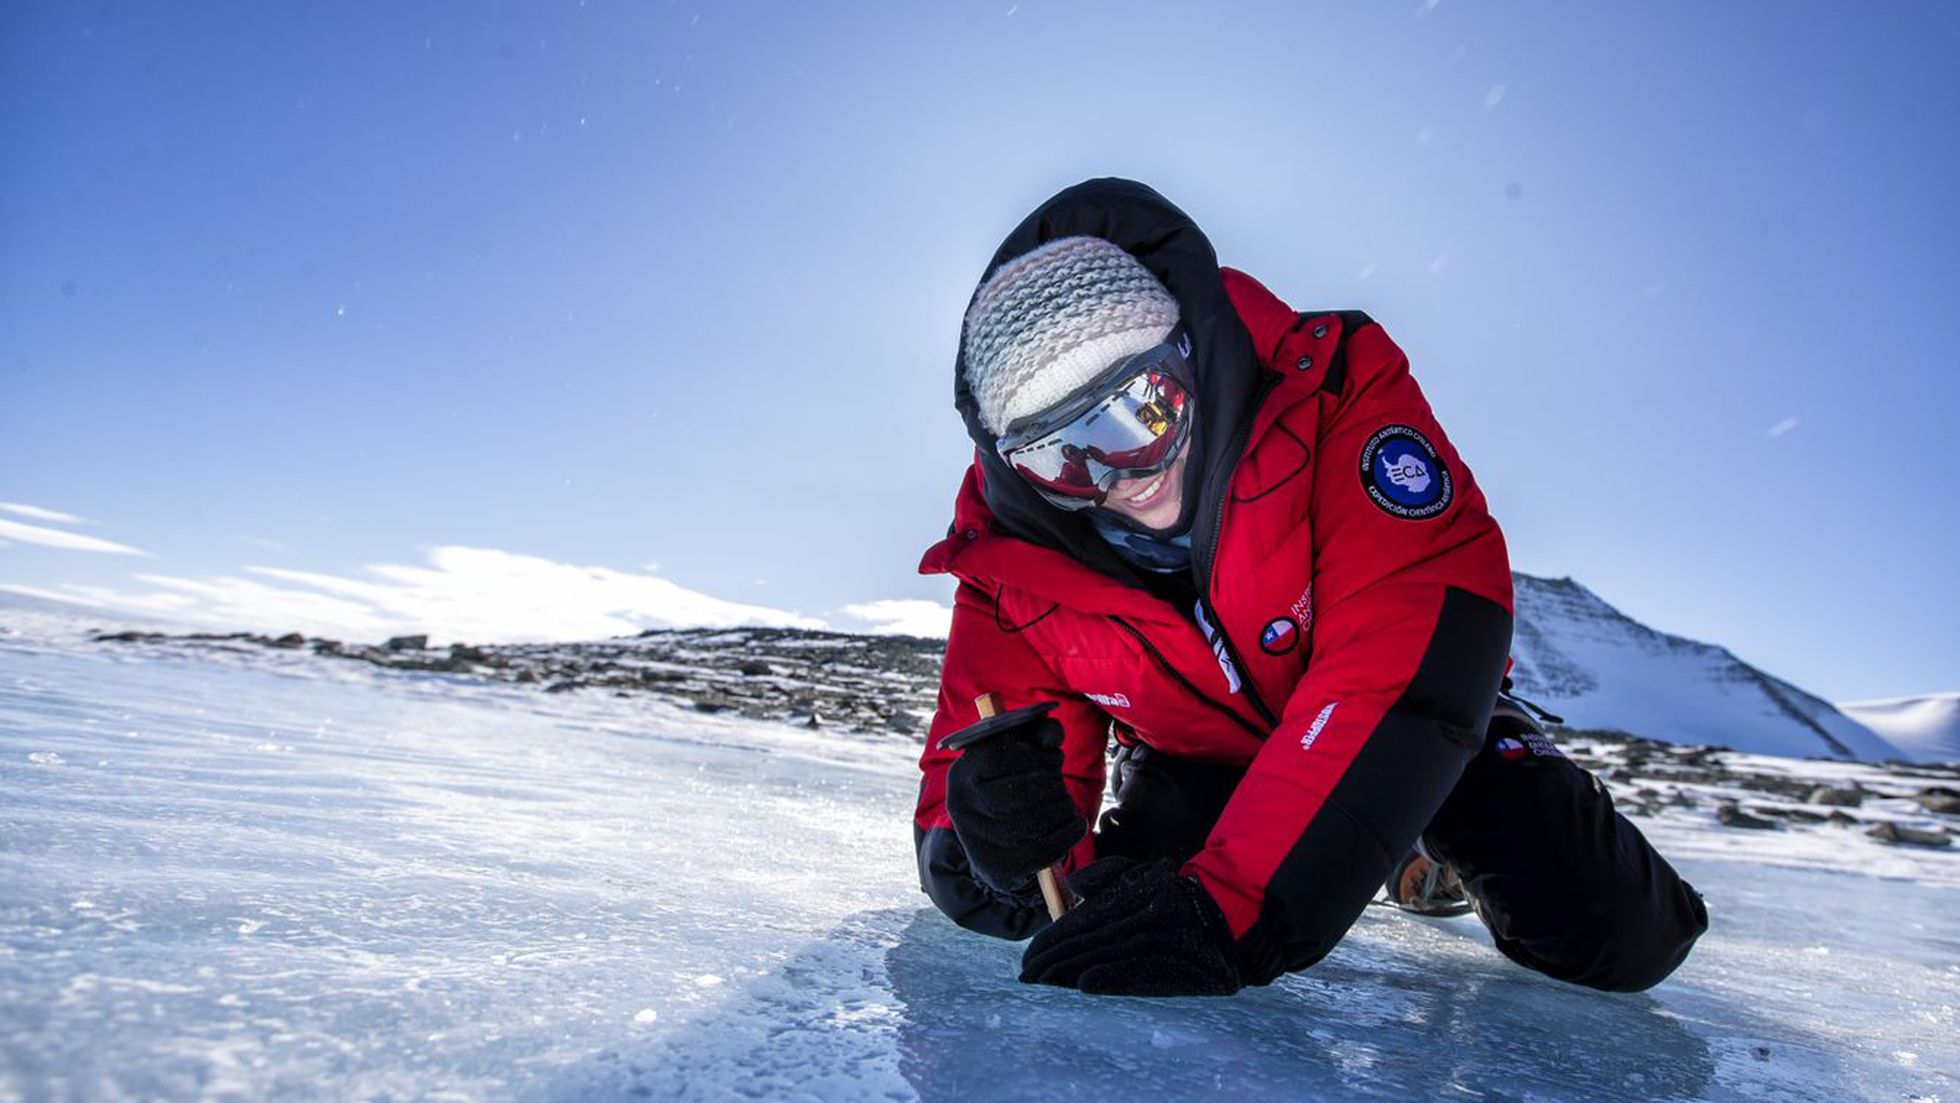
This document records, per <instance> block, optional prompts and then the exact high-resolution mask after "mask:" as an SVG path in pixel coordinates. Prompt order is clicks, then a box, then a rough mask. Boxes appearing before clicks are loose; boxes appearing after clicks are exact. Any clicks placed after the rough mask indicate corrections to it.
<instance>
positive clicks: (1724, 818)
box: [1715, 801, 1780, 831]
mask: <svg viewBox="0 0 1960 1103" xmlns="http://www.w3.org/2000/svg"><path fill="white" fill-rule="evenodd" d="M1715 819H1716V821H1717V822H1718V823H1720V824H1721V825H1722V826H1724V827H1746V828H1749V829H1751V830H1754V831H1775V830H1777V829H1778V828H1779V826H1780V825H1779V824H1777V823H1776V821H1774V820H1766V819H1763V818H1762V817H1761V816H1752V815H1750V814H1749V813H1747V812H1744V811H1743V810H1742V809H1740V808H1738V807H1736V805H1735V803H1734V802H1733V801H1730V802H1727V803H1724V804H1723V805H1722V806H1721V807H1719V808H1717V809H1715Z"/></svg>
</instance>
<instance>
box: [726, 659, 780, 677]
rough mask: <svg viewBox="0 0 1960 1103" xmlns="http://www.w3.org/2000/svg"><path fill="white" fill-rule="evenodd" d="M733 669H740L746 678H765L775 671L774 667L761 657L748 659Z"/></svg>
mask: <svg viewBox="0 0 1960 1103" xmlns="http://www.w3.org/2000/svg"><path fill="white" fill-rule="evenodd" d="M735 669H737V670H739V671H741V672H742V675H743V676H744V677H747V678H766V677H768V676H769V675H771V674H774V673H775V672H776V668H775V667H773V666H770V665H769V664H768V663H765V662H763V661H762V660H761V659H750V660H748V661H747V662H745V663H742V664H741V665H740V666H738V667H736V668H735Z"/></svg>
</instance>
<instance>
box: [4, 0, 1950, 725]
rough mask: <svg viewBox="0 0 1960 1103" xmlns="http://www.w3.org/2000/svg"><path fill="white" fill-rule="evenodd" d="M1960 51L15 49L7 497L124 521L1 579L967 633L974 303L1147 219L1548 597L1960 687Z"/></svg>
mask: <svg viewBox="0 0 1960 1103" xmlns="http://www.w3.org/2000/svg"><path fill="white" fill-rule="evenodd" d="M1956 47H1960V10H1956V9H1954V8H1952V7H1950V6H1946V5H1933V4H1906V3H1899V4H1890V3H1881V4H1874V5H1860V6H1856V7H1852V6H1847V5H1839V4H1826V3H1815V4H1806V3H1798V4H1776V5H1772V4H1767V3H1735V4H1719V5H1708V4H1688V3H1680V4H1662V5H1641V6H1636V5H1601V4H1586V5H1570V4H1554V3H1544V4H1474V3H1463V2H1459V0H1445V2H1443V3H1440V4H1435V5H1430V4H1428V3H1425V2H1424V0H1411V2H1409V3H1386V4H1361V3H1354V4H1329V5H1313V6H1309V5H1303V4H1270V5H1260V4H1219V5H1204V6H1200V5H1151V4H1122V5H1090V4H1069V5H1060V4H1050V3H1041V2H1029V3H1021V4H1012V3H990V4H986V5H913V4H891V5H852V6H842V5H839V6H832V5H807V6H792V5H787V4H784V5H773V4H772V5H759V4H758V5H717V4H708V3H693V2H690V3H659V4H621V3H610V2H600V0H591V2H587V3H562V4H526V5H497V6H492V5H475V4H424V5H297V4H292V5H268V4H257V3H237V4H177V3H129V2H121V3H109V4H102V5H89V6H81V5H72V4H63V3H25V4H10V5H7V6H6V7H5V8H4V9H0V148H3V149H4V150H5V156H6V165H7V167H6V169H5V170H4V171H0V502H9V503H15V504H24V505H29V506H33V507H37V508H38V509H40V510H43V511H54V512H55V513H58V514H63V515H70V516H72V517H75V518H80V519H83V520H75V521H58V520H53V519H51V518H49V517H48V516H45V515H44V516H41V517H39V518H38V519H37V517H35V516H34V515H32V514H30V513H21V512H18V511H16V512H12V513H7V514H5V516H6V517H7V518H9V519H10V520H9V521H8V522H7V523H8V524H10V525H12V526H14V527H13V528H12V529H11V530H9V529H7V528H6V527H4V526H0V541H5V542H6V543H5V546H0V583H5V584H10V585H12V586H14V587H16V588H17V589H23V590H28V591H35V592H51V593H61V594H66V595H69V596H75V597H87V598H88V599H89V600H92V601H96V602H98V603H100V604H103V605H104V607H105V608H108V609H132V610H140V609H145V608H148V609H152V610H155V611H164V612H175V613H180V614H190V613H195V612H198V611H199V610H202V611H203V612H204V613H205V614H209V615H213V616H219V617H224V616H234V617H236V616H243V615H244V613H245V612H246V611H251V610H257V611H258V612H259V613H260V614H261V615H265V616H274V615H286V614H288V613H289V612H291V613H292V614H293V615H295V616H297V615H298V613H300V612H304V611H305V609H306V604H305V600H300V599H296V598H294V597H293V595H294V594H295V593H300V592H304V593H305V594H309V595H314V596H317V595H318V593H319V592H320V591H322V590H325V591H327V592H329V593H333V592H338V593H339V595H340V596H341V597H342V598H345V599H348V600H356V601H358V600H364V599H366V598H372V597H373V592H372V590H368V591H363V590H361V589H360V587H362V586H369V587H372V586H374V585H377V584H385V585H386V586H388V587H392V588H393V591H394V592H397V593H398V592H399V591H401V590H403V589H404V588H406V589H413V588H415V587H418V586H422V587H427V586H430V585H436V586H438V588H440V586H442V585H448V586H449V589H448V590H447V591H445V593H444V596H443V597H442V598H441V601H440V602H438V603H437V604H436V605H435V606H427V605H417V604H416V602H415V601H406V602H397V603H396V605H395V606H394V608H396V610H397V611H398V612H399V611H400V610H402V609H408V610H411V611H412V610H414V609H422V608H447V609H451V610H455V609H459V608H463V607H469V608H473V609H476V610H477V613H478V620H477V621H472V622H470V625H471V627H473V628H481V626H482V624H483V623H484V622H483V618H484V617H488V616H490V615H491V613H493V612H494V613H497V614H498V615H503V614H504V613H505V612H511V615H516V613H517V612H522V613H523V614H524V615H525V616H530V617H534V618H535V617H545V618H546V621H547V623H546V626H545V627H544V628H540V629H539V630H541V631H542V630H551V631H558V630H564V631H571V630H579V629H589V628H590V627H592V626H593V625H595V624H596V625H598V626H599V627H605V626H606V625H607V623H608V622H606V621H605V619H604V618H603V617H601V618H600V619H598V620H596V621H595V620H589V619H581V618H579V617H572V618H570V619H568V620H564V621H562V622H560V621H551V620H550V619H549V617H550V614H551V613H552V611H553V610H561V611H562V609H563V608H564V607H565V606H566V604H567V603H571V604H578V603H579V602H587V603H589V604H590V605H591V607H592V608H594V609H596V608H598V607H599V606H604V605H606V600H605V599H599V598H594V597H592V596H591V594H592V592H594V591H597V590H604V589H605V588H606V587H608V586H620V585H624V586H628V587H630V588H636V589H635V591H634V592H636V593H642V594H646V593H649V592H650V591H649V588H652V589H655V590H657V589H659V588H660V587H661V586H665V587H670V588H672V589H673V590H675V591H692V592H698V593H701V594H707V595H713V596H714V598H716V599H720V600H722V601H726V602H735V603H743V604H753V605H759V606H767V607H771V608H776V609H784V610H794V611H796V612H798V613H801V614H803V615H806V616H809V617H814V618H821V619H825V620H828V621H830V622H832V623H839V624H848V623H850V622H851V621H850V618H849V617H848V615H846V614H843V613H842V612H841V611H842V610H844V609H845V608H846V607H848V606H852V605H855V604H861V603H867V602H874V601H879V600H883V599H924V600H935V601H942V600H944V599H945V598H946V596H947V591H946V589H945V586H944V584H943V582H941V581H938V580H931V579H921V578H918V577H917V576H916V575H915V574H914V573H913V571H914V567H915V565H916V563H917V559H918V555H919V552H920V551H921V550H922V549H923V547H924V546H925V545H927V544H928V543H930V542H931V541H932V540H933V539H934V538H935V537H936V536H937V535H938V534H939V533H941V532H942V531H943V529H944V526H945V523H946V521H947V519H948V517H949V511H950V505H951V499H952V495H953V491H954V489H955V485H956V483H957V480H958V477H959V474H960V470H961V468H962V466H963V465H964V463H965V461H966V458H967V455H968V453H969V446H968V445H967V443H966V441H965V438H964V436H963V434H962V432H961V429H960V424H959V421H958V419H957V417H956V416H955V415H954V413H953V412H952V409H951V407H950V396H951V379H950V372H951V360H952V354H953V351H954V345H955V342H956V341H957V336H958V329H959V317H960V312H961V310H962V309H963V307H964V305H965V302H966V297H967V295H968V293H969V292H970V291H971V288H972V282H973V280H974V279H975V278H976V277H977V276H978V275H979V273H980V270H981V269H982V267H983V266H984V264H985V262H986V260H987V259H988V256H989V255H990V254H991V251H992V249H993V247H994V245H995V244H996V243H997V242H998V240H999V239H1000V237H1001V236H1002V235H1004V234H1005V232H1006V231H1007V230H1008V229H1009V228H1011V227H1012V225H1013V224H1014V223H1015V222H1016V221H1018V219H1019V218H1020V216H1021V215H1022V214H1024V213H1025V212H1026V211H1027V210H1028V209H1029V208H1030V207H1032V206H1033V205H1035V204H1036V203H1038V202H1039V201H1040V200H1042V199H1043V198H1045V197H1046V196H1047V195H1049V194H1051V193H1052V192H1054V191H1055V190H1057V189H1059V188H1061V187H1063V186H1065V185H1067V184H1070V183H1073V182H1075V181H1077V180H1079V179H1082V178H1084V177H1087V176H1092V175H1104V174H1116V175H1126V176H1131V177H1135V178H1137V179H1141V180H1144V181H1146V182H1148V183H1150V184H1151V185H1153V186H1154V187H1156V188H1158V189H1159V190H1160V191H1162V192H1164V193H1165V194H1166V195H1168V196H1170V197H1171V198H1172V199H1173V200H1174V201H1176V202H1178V203H1179V204H1180V205H1182V206H1183V207H1184V208H1185V209H1186V210H1187V211H1189V212H1190V213H1191V214H1192V215H1193V216H1194V217H1196V218H1197V219H1198V221H1199V222H1200V224H1201V225H1203V226H1204V227H1205V228H1206V230H1207V232H1208V233H1209V234H1210V235H1211V236H1212V238H1213V240H1214V242H1215V243H1216V245H1217V246H1218V250H1219V253H1220V255H1221V258H1222V259H1223V260H1224V261H1225V262H1226V263H1228V264H1233V265H1235V266H1238V267H1241V268H1244V269H1246V270H1247V271H1250V272H1252V273H1253V274H1255V275H1257V276H1258V277H1259V278H1260V279H1261V280H1263V281H1264V282H1265V283H1266V284H1267V285H1268V286H1270V287H1272V288H1273V289H1274V290H1275V291H1276V292H1277V293H1279V294H1280V295H1281V296H1282V297H1284V298H1287V299H1288V300H1289V301H1291V302H1293V303H1294V304H1295V305H1296V306H1299V307H1302V308H1307V307H1358V308H1361V309H1365V310H1367V311H1369V312H1370V313H1372V314H1373V315H1374V316H1375V317H1376V318H1377V319H1378V320H1380V321H1382V322H1383V324H1384V325H1385V326H1386V327H1387V328H1388V330H1389V332H1390V333H1391V334H1392V335H1394V336H1395V338H1396V339H1397V340H1398V341H1399V342H1400V343H1401V344H1402V346H1403V347H1404V348H1405V349H1407V350H1408V352H1409V353H1410V356H1411V359H1412V361H1413V363H1414V365H1415V370H1416V373H1417V377H1418V379H1420V380H1421V381H1422V383H1423V385H1424V387H1425V389H1426V390H1427V391H1428V393H1429V396H1430V398H1431V401H1432V403H1433V404H1434V405H1435V407H1436V409H1437V411H1438V414H1439V416H1440V417H1441V419H1442V422H1443V424H1444V425H1445V427H1447V428H1448V429H1449V431H1450V433H1451V436H1452V438H1453V439H1454V441H1455V442H1456V443H1457V445H1458V447H1459V448H1460V450H1461V451H1462V452H1463V453H1464V455H1465V457H1466V459H1467V460H1468V462H1469V463H1470V464H1471V465H1472V467H1473V468H1474V469H1475V471H1476V472H1477V475H1478V477H1479V480H1480V481H1481V482H1482V484H1483V486H1484V488H1485V490H1486V493H1487V494H1488V496H1489V498H1490V500H1491V503H1492V506H1493V509H1494V510H1495V511H1496V513H1497V514H1498V517H1499V519H1500V521H1501V522H1502V523H1503V524H1504V526H1505V529H1506V532H1507V535H1508V537H1509V539H1510V544H1511V549H1512V554H1513V560H1514V564H1515V565H1516V566H1517V567H1518V568H1519V569H1522V570H1526V571H1531V572H1533V573H1538V574H1548V575H1568V574H1569V575H1572V576H1574V577H1576V578H1578V579H1579V580H1580V581H1582V582H1584V583H1586V584H1587V585H1588V586H1590V587H1592V588H1593V589H1595V590H1596V591H1598V592H1599V593H1600V594H1601V595H1602V596H1603V597H1605V598H1606V599H1607V600H1609V601H1611V602H1613V603H1614V604H1616V605H1618V606H1619V607H1620V608H1622V609H1623V610H1624V611H1626V612H1627V613H1629V614H1630V615H1632V616H1635V617H1637V618H1639V619H1642V620H1644V621H1646V622H1648V623H1649V624H1652V625H1654V626H1656V627H1660V628H1663V629H1666V630H1669V631H1674V632H1678V633H1682V634H1686V635H1691V636H1695V637H1698V638H1703V639H1708V640H1713V641H1716V642H1720V643H1722V644H1725V645H1727V646H1729V647H1730V648H1731V649H1733V650H1734V651H1736V652H1737V653H1738V654H1739V655H1741V656H1742V657H1743V658H1745V659H1748V660H1750V661H1752V662H1755V663H1758V664H1759V665H1762V666H1764V667H1766V668H1767V669H1769V670H1771V671H1773V672H1775V673H1777V674H1780V675H1783V676H1785V677H1788V678H1791V679H1792V680H1794V681H1796V682H1798V683H1799V684H1801V685H1803V686H1805V687H1806V688H1810V689H1813V690H1815V691H1817V692H1820V693H1823V694H1825V695H1827V696H1831V697H1834V698H1838V699H1855V698H1861V697H1874V696H1885V695H1893V694H1903V693H1916V692H1928V691H1935V690H1950V689H1954V688H1956V684H1955V683H1956V671H1960V663H1956V661H1955V660H1956V659H1957V658H1960V615H1956V614H1960V580H1956V572H1955V570H1954V569H1953V566H1952V561H1953V557H1954V550H1953V549H1954V546H1955V543H1956V535H1957V533H1956V527H1957V526H1956V522H1955V509H1954V506H1953V501H1952V495H1951V493H1950V488H1951V486H1952V479H1953V475H1952V466H1953V465H1952V463H1951V461H1950V459H1949V456H1948V453H1949V452H1950V448H1951V441H1952V440H1953V433H1952V429H1951V422H1952V420H1953V418H1954V416H1955V415H1956V413H1960V381H1956V378H1955V377H1956V372H1955V370H1954V366H1955V352H1954V350H1955V349H1956V348H1960V311H1956V310H1955V309H1954V307H1953V305H1952V304H1953V301H1954V298H1955V295H1956V293H1960V231H1957V228H1956V214H1955V205H1954V203H1953V201H1952V198H1951V193H1952V191H1953V181H1954V179H1955V178H1956V168H1957V167H1960V126H1956V122H1955V120H1956V119H1960V76H1957V75H1956V71H1955V68H1954V66H1953V65H1952V63H1951V61H1952V58H1953V57H1954V56H1955V49H1956ZM866 457H871V458H873V459H875V460H876V461H877V462H878V464H879V466H878V467H877V468H876V469H875V471H876V475H875V478H874V477H871V475H869V474H868V473H867V468H866ZM23 525H24V526H27V527H29V528H31V529H34V530H37V531H43V532H45V531H54V530H60V531H63V532H68V533H71V534H75V535H77V536H86V537H87V538H89V539H93V540H97V541H109V542H113V543H114V544H117V545H122V546H124V547H127V548H132V549H138V550H140V551H142V552H143V553H146V554H144V555H141V556H137V555H132V554H105V553H104V552H103V551H102V550H101V549H95V550H89V549H87V548H82V547H75V546H73V543H74V541H68V545H69V546H53V545H59V544H61V543H63V542H62V541H61V540H58V539H52V538H48V537H46V536H33V535H31V534H30V535H29V536H28V537H26V538H23V537H22V535H21V534H22V529H21V526H23ZM9 531H11V532H12V533H13V537H12V538H11V539H9V537H8V532H9ZM461 549H475V552H473V553H465V552H463V551H462V550H461ZM445 556H446V557H447V559H445V558H444V557H445ZM465 562H467V563H473V564H475V565H476V567H475V568H474V569H472V568H466V567H461V566H458V564H460V563H465ZM375 565H395V566H394V567H393V568H390V569H389V570H388V571H384V572H382V573H380V574H376V573H375V572H373V571H371V570H370V569H369V568H371V567H373V566H375ZM255 568H256V570H255ZM472 570H474V573H471V571H472ZM417 571H420V572H422V573H420V574H417V573H416V572H417ZM459 572H460V573H462V574H468V575H469V581H467V582H456V581H455V579H456V578H457V577H459ZM542 578H548V579H550V580H552V581H549V582H546V583H540V582H539V580H540V579H542ZM445 579H447V580H448V581H447V582H445V581H444V580H445ZM486 579H487V580H488V581H485V580H486ZM500 579H501V580H502V581H501V582H500V581H499V580H500ZM533 584H537V585H539V586H541V587H542V588H541V589H539V590H537V591H536V592H535V593H533V595H532V597H531V598H528V599H525V600H521V601H515V602H513V601H510V600H507V599H509V598H510V596H511V593H512V592H514V591H515V590H518V589H522V588H524V587H525V586H528V585H533ZM484 586H488V587H489V588H490V590H491V591H493V596H494V597H495V599H496V600H492V599H491V598H486V597H483V596H482V594H481V592H480V588H481V587H484ZM472 587H478V588H479V589H472ZM159 595H166V596H162V597H160V596H159ZM364 595H365V597H364ZM472 595H476V596H472ZM581 595H583V596H581ZM166 598H167V599H166ZM306 600H311V598H307V599H306ZM647 600H649V601H651V600H654V598H653V597H650V596H649V597H647ZM295 601H297V602H298V603H297V604H291V603H292V602H295ZM580 608H585V606H584V605H581V606H580ZM486 610H487V611H486ZM391 615H392V614H391ZM403 615H407V614H403ZM382 620H387V618H386V617H383V618H382ZM380 623H381V621H377V625H379V624H380ZM389 623H392V621H390V622H389ZM267 626H268V627H270V625H267ZM478 634H479V635H480V634H482V633H481V631H479V632H478Z"/></svg>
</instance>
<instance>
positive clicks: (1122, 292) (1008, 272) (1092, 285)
mask: <svg viewBox="0 0 1960 1103" xmlns="http://www.w3.org/2000/svg"><path fill="white" fill-rule="evenodd" d="M1177 317H1178V310H1177V300H1176V299H1174V298H1172V297H1171V293H1170V292H1169V291H1166V290H1165V289H1164V285H1163V284H1161V283H1159V282H1158V281H1157V277H1156V276H1154V275H1152V274H1151V272H1150V269H1148V268H1145V267H1144V266H1143V263H1142V262H1141V261H1139V260H1137V259H1136V258H1135V257H1133V256H1131V255H1130V254H1129V253H1128V252H1127V251H1126V250H1124V249H1123V247H1122V246H1120V245H1117V244H1116V243H1114V242H1111V241H1106V240H1104V239H1102V238H1099V237H1086V236H1078V237H1063V238H1056V239H1055V240H1053V241H1049V242H1044V243H1043V244H1041V245H1039V246H1037V247H1035V248H1033V249H1031V250H1029V251H1028V252H1025V253H1023V254H1021V255H1020V256H1018V257H1016V258H1014V259H1013V260H1010V261H1008V262H1007V263H1006V264H1003V265H1001V266H1000V268H999V269H997V270H996V271H995V272H994V274H993V276H992V277H991V278H989V279H988V280H987V282H986V283H984V284H982V285H981V286H980V290H979V292H978V293H976V294H975V295H974V297H973V305H972V306H971V307H969V308H968V309H967V312H966V326H965V330H964V335H963V339H962V353H963V356H964V359H965V362H966V381H967V385H968V386H969V387H970V388H972V391H973V399H974V402H975V403H976V405H977V406H978V408H979V414H980V424H981V425H982V426H983V427H985V428H986V430H987V431H988V432H989V433H992V434H994V435H995V436H999V435H1000V433H1001V431H1002V430H1004V429H1006V428H1007V426H1009V425H1011V424H1013V423H1014V421H1015V420H1016V419H1017V418H1022V417H1026V416H1027V415H1029V414H1034V413H1039V412H1041V411H1042V410H1045V409H1047V408H1048V407H1050V406H1053V405H1055V404H1056V403H1057V402H1060V401H1061V400H1062V399H1064V398H1067V397H1068V395H1069V393H1070V392H1071V391H1074V390H1075V389H1076V388H1078V387H1080V386H1082V385H1083V384H1085V383H1087V382H1089V381H1090V380H1091V379H1094V378H1095V377H1096V376H1097V375H1100V374H1101V373H1102V372H1103V371H1105V370H1106V369H1108V367H1109V366H1110V365H1111V364H1114V363H1115V362H1116V361H1118V360H1121V359H1122V358H1123V357H1126V356H1133V355H1135V354H1137V353H1139V352H1142V351H1143V350H1145V349H1147V348H1150V347H1152V346H1154V345H1158V344H1161V343H1162V342H1163V340H1164V338H1165V337H1166V336H1168V335H1169V334H1170V331H1171V329H1172V328H1173V327H1175V326H1176V325H1177Z"/></svg>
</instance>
